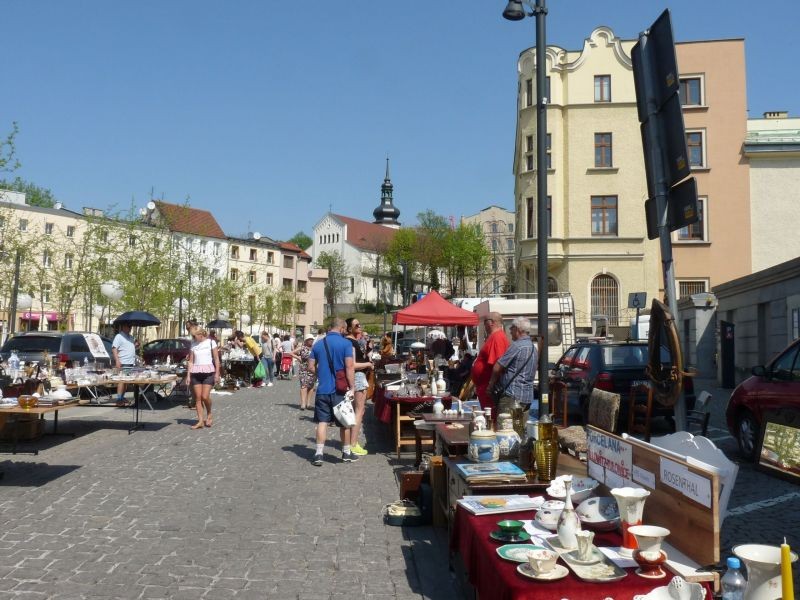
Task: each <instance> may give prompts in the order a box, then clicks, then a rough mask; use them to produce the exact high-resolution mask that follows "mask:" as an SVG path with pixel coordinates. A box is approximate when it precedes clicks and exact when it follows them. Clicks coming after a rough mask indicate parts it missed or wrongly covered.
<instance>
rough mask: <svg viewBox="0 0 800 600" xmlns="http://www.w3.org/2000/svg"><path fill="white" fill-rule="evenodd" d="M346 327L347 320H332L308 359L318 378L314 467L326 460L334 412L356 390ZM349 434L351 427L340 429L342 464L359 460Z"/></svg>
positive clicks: (311, 371) (309, 365)
mask: <svg viewBox="0 0 800 600" xmlns="http://www.w3.org/2000/svg"><path fill="white" fill-rule="evenodd" d="M345 328H346V324H345V322H344V319H340V318H338V317H334V318H333V319H331V324H330V327H329V328H328V333H327V335H326V336H325V337H324V338H323V339H322V340H320V341H318V342H315V343H314V346H313V347H312V348H311V354H310V355H309V357H308V370H309V372H310V373H312V374H315V375H316V376H317V394H316V397H315V399H314V423H316V451H315V453H314V460H313V461H312V462H311V464H313V465H314V466H315V467H321V466H322V463H323V460H324V450H325V440H326V439H327V435H328V424H329V423H336V419H335V417H334V409H335V408H336V407H337V406H338V405H339V404H340V403H341V402H345V401H346V397H345V394H346V393H348V392H347V388H349V390H353V389H354V387H355V369H354V362H353V346H352V344H351V343H350V342H349V341H348V340H346V339H345V338H344V336H343V335H342V334H343V333H344V331H345ZM350 432H351V429H350V427H349V426H343V424H342V425H341V426H340V429H339V435H340V439H341V440H342V461H343V462H355V461H357V460H358V456H357V455H355V454H353V453H352V452H351V447H350Z"/></svg>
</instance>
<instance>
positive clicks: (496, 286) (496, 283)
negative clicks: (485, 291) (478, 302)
mask: <svg viewBox="0 0 800 600" xmlns="http://www.w3.org/2000/svg"><path fill="white" fill-rule="evenodd" d="M492 293H493V294H499V293H500V282H499V281H497V279H495V280H494V281H492Z"/></svg>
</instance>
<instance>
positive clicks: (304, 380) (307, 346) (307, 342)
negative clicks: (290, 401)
mask: <svg viewBox="0 0 800 600" xmlns="http://www.w3.org/2000/svg"><path fill="white" fill-rule="evenodd" d="M316 339H317V338H316V336H313V335H311V334H310V333H309V334H308V335H306V337H305V339H304V340H303V344H302V345H301V346H300V347H299V348H298V349H297V350H296V351H295V352H289V354H291V355H292V356H293V357H294V358H296V359H297V361H298V362H299V363H300V410H306V409H307V408H311V401H312V399H313V398H312V396H311V394H312V392H313V391H314V385H315V384H316V383H317V377H316V375H314V373H312V372H311V371H309V370H308V357H309V356H310V355H311V347H312V346H313V345H314V340H316ZM284 354H286V353H284Z"/></svg>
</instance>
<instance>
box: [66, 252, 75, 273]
mask: <svg viewBox="0 0 800 600" xmlns="http://www.w3.org/2000/svg"><path fill="white" fill-rule="evenodd" d="M74 259H75V257H74V256H73V255H72V254H65V255H64V268H65V269H66V270H67V271H71V270H72V262H73V260H74Z"/></svg>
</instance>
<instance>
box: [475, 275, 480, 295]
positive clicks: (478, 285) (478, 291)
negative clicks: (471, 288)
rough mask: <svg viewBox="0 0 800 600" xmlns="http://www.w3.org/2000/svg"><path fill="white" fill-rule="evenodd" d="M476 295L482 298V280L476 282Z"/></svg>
mask: <svg viewBox="0 0 800 600" xmlns="http://www.w3.org/2000/svg"><path fill="white" fill-rule="evenodd" d="M475 295H476V296H480V295H481V280H480V279H476V280H475Z"/></svg>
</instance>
